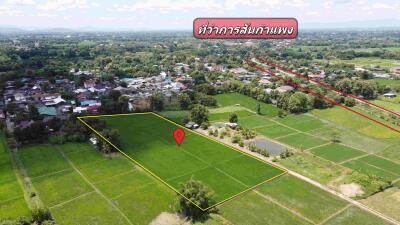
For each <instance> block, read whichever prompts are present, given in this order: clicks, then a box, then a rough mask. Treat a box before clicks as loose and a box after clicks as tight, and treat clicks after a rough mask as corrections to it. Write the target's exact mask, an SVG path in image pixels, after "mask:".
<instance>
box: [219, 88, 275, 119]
mask: <svg viewBox="0 0 400 225" xmlns="http://www.w3.org/2000/svg"><path fill="white" fill-rule="evenodd" d="M215 98H216V99H217V102H218V104H219V105H220V106H233V105H236V104H239V105H240V106H243V107H245V108H247V109H249V110H251V111H253V112H255V111H256V107H257V103H258V101H257V100H255V99H253V98H251V97H248V96H245V95H242V94H239V93H225V94H219V95H216V96H215ZM260 106H261V114H262V115H266V116H269V117H274V116H277V115H278V111H279V110H278V108H276V107H275V106H274V105H272V104H265V103H263V102H260Z"/></svg>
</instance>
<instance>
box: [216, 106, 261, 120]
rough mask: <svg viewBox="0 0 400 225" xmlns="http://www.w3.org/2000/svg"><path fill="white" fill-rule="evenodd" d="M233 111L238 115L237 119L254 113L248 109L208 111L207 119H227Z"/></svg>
mask: <svg viewBox="0 0 400 225" xmlns="http://www.w3.org/2000/svg"><path fill="white" fill-rule="evenodd" d="M224 108H225V107H224ZM233 113H235V114H236V115H237V116H238V120H239V121H241V120H242V118H245V117H248V116H252V115H255V113H252V112H250V111H248V110H238V111H230V112H219V111H216V112H213V111H210V115H209V116H208V120H210V121H229V116H230V115H231V114H233Z"/></svg>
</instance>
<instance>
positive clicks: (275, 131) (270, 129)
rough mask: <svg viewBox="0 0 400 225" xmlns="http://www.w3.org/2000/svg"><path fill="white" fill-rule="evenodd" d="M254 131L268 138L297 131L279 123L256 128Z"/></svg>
mask: <svg viewBox="0 0 400 225" xmlns="http://www.w3.org/2000/svg"><path fill="white" fill-rule="evenodd" d="M255 131H257V132H258V133H260V134H262V135H264V136H266V137H269V138H277V137H281V136H285V135H289V134H293V133H296V132H297V131H295V130H293V129H290V128H288V127H285V126H282V125H279V124H275V125H271V126H266V127H260V128H256V129H255Z"/></svg>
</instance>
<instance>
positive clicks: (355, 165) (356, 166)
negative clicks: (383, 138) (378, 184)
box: [343, 159, 399, 181]
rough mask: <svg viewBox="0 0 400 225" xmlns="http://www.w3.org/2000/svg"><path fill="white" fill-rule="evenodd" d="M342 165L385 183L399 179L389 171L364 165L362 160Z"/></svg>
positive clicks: (367, 164)
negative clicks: (380, 179)
mask: <svg viewBox="0 0 400 225" xmlns="http://www.w3.org/2000/svg"><path fill="white" fill-rule="evenodd" d="M343 165H344V166H346V167H349V168H351V169H353V170H356V171H359V172H361V173H364V174H367V175H374V176H376V177H378V178H382V179H383V180H386V181H392V180H395V179H396V178H398V177H399V176H398V175H397V174H393V173H391V172H390V171H386V170H383V169H381V168H379V167H376V166H373V165H371V164H369V163H366V162H364V161H363V160H362V159H356V160H353V161H350V162H346V163H344V164H343Z"/></svg>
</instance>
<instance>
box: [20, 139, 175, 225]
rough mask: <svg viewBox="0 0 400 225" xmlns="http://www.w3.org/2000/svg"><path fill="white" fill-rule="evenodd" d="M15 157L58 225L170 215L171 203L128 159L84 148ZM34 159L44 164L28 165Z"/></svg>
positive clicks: (43, 148) (34, 149) (24, 151)
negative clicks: (168, 212) (21, 162)
mask: <svg viewBox="0 0 400 225" xmlns="http://www.w3.org/2000/svg"><path fill="white" fill-rule="evenodd" d="M18 154H19V157H20V158H21V159H23V162H24V167H25V169H26V170H27V173H28V174H31V175H32V177H31V180H32V183H33V186H34V187H35V189H36V190H37V191H38V195H39V197H40V199H41V200H42V201H43V203H44V204H45V205H46V206H47V207H49V209H50V211H51V212H52V214H53V216H54V217H55V219H56V221H57V223H58V224H61V225H63V224H67V225H69V224H71V225H72V224H148V223H149V222H151V221H152V220H153V219H154V218H155V217H156V216H157V215H158V214H160V213H161V212H163V211H170V209H171V206H170V205H171V204H172V203H173V199H174V198H175V195H174V193H173V192H172V191H170V190H169V189H167V188H164V187H162V186H161V185H160V184H158V185H157V184H156V182H155V180H154V178H152V177H150V176H149V175H148V174H147V173H145V172H144V171H142V170H140V169H139V168H138V167H137V166H135V165H134V164H133V163H132V162H131V161H130V160H128V159H126V158H125V157H122V156H118V155H117V156H113V157H112V158H105V157H103V156H102V155H101V154H100V153H99V152H97V151H96V150H94V149H93V147H91V146H90V145H88V144H76V143H74V144H64V145H57V146H50V145H35V146H28V147H24V148H21V149H20V151H19V152H18ZM29 157H31V158H30V159H31V160H28V159H29ZM39 159H47V161H46V163H43V162H38V163H35V162H34V161H37V160H39ZM53 165H54V166H53ZM61 190H62V191H61ZM150 190H152V191H150ZM129 199H130V200H132V201H130V200H129ZM139 199H142V201H140V202H137V201H134V200H139ZM146 199H148V200H147V201H151V202H157V203H158V204H157V205H155V204H149V203H146ZM128 201H129V202H128ZM139 204H140V206H139ZM88 206H90V207H88ZM145 206H146V207H145ZM133 211H134V212H135V213H131V212H133Z"/></svg>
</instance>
